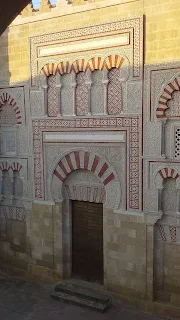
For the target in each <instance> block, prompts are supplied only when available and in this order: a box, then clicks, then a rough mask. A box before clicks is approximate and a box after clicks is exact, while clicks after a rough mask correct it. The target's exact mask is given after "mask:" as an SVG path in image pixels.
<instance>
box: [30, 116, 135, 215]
mask: <svg viewBox="0 0 180 320" xmlns="http://www.w3.org/2000/svg"><path fill="white" fill-rule="evenodd" d="M79 128H81V129H86V130H88V128H89V129H92V128H93V129H94V130H96V129H97V130H98V128H99V129H100V128H103V129H105V128H107V129H108V130H109V129H111V128H112V129H114V128H116V129H120V128H121V129H123V130H128V134H129V138H130V141H129V145H128V150H129V152H128V156H129V159H128V161H129V168H130V171H129V174H128V176H127V178H128V185H129V187H128V188H129V189H128V199H129V200H128V206H129V208H130V209H134V210H137V209H139V201H140V194H139V192H140V190H139V178H140V173H139V161H140V159H139V131H138V128H139V119H138V117H126V118H118V117H115V118H112V117H108V118H81V119H64V120H60V119H59V120H50V119H47V120H39V121H38V120H34V121H33V134H34V142H33V143H34V158H35V163H34V170H35V195H36V197H37V198H43V197H44V195H43V188H42V186H43V184H44V182H43V163H42V159H43V151H42V150H43V146H42V134H43V132H46V131H51V132H58V131H60V130H62V129H63V130H66V131H71V130H72V129H73V130H79Z"/></svg>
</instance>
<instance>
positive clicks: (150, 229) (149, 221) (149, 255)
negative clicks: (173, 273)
mask: <svg viewBox="0 0 180 320" xmlns="http://www.w3.org/2000/svg"><path fill="white" fill-rule="evenodd" d="M161 217H162V214H161V213H158V214H150V213H147V214H146V213H145V221H146V299H147V300H150V301H153V300H154V254H155V234H154V228H155V224H156V222H157V221H158V220H159V219H161Z"/></svg>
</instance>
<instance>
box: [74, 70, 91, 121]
mask: <svg viewBox="0 0 180 320" xmlns="http://www.w3.org/2000/svg"><path fill="white" fill-rule="evenodd" d="M86 81H87V77H86V73H85V72H79V73H78V74H77V76H76V83H77V86H76V114H77V116H85V115H87V114H88V87H87V85H86Z"/></svg>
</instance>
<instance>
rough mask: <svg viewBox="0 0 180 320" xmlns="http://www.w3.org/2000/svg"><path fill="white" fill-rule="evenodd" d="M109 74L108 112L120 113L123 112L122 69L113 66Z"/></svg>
mask: <svg viewBox="0 0 180 320" xmlns="http://www.w3.org/2000/svg"><path fill="white" fill-rule="evenodd" d="M108 76H109V83H108V114H119V113H120V112H121V83H120V81H119V79H120V70H119V69H117V68H112V69H111V70H110V71H109V74H108Z"/></svg>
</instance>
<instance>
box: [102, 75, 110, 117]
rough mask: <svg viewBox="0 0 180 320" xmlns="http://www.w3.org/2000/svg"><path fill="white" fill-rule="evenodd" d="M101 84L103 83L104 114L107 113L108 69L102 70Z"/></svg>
mask: <svg viewBox="0 0 180 320" xmlns="http://www.w3.org/2000/svg"><path fill="white" fill-rule="evenodd" d="M102 82H103V85H104V114H105V115H108V83H109V79H108V70H106V69H105V70H104V71H103V81H102Z"/></svg>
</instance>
